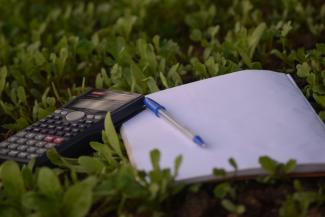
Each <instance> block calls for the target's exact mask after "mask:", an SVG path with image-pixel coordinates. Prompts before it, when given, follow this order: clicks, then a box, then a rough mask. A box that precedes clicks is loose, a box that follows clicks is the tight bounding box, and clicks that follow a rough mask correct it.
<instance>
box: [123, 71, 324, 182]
mask: <svg viewBox="0 0 325 217" xmlns="http://www.w3.org/2000/svg"><path fill="white" fill-rule="evenodd" d="M148 97H150V98H152V99H153V100H156V101H157V102H159V103H160V104H162V105H163V106H164V107H166V109H167V110H168V111H169V112H170V113H171V114H172V115H173V116H174V117H175V119H177V120H178V121H179V122H180V123H183V124H184V125H185V126H187V127H188V128H189V129H191V130H192V131H194V132H196V133H197V134H198V135H200V136H201V137H202V138H203V139H204V141H205V143H206V144H207V146H208V147H207V148H200V147H198V146H196V145H195V144H194V143H193V142H191V141H190V140H189V139H188V138H186V137H184V136H183V135H182V134H181V133H179V132H178V131H177V130H176V129H175V128H174V127H173V126H171V125H170V124H169V123H167V122H165V121H164V120H162V119H160V118H157V117H156V116H155V115H154V114H153V113H151V112H150V111H148V110H145V111H143V112H141V113H140V114H138V115H137V116H135V117H133V118H132V119H130V120H129V121H127V122H125V123H124V124H123V126H122V128H121V136H122V139H123V140H124V142H125V145H126V150H127V153H128V156H129V158H130V161H131V163H132V164H133V165H134V166H135V167H136V168H137V169H139V170H145V171H150V170H151V169H152V165H151V162H150V151H152V150H153V149H158V150H159V151H160V153H161V160H160V165H161V167H162V168H171V169H172V168H173V167H174V160H175V158H176V157H177V156H178V155H182V156H183V161H182V164H181V167H180V170H179V175H178V176H177V178H176V179H177V180H179V181H188V182H193V181H204V180H209V179H212V178H213V175H212V171H213V168H224V169H225V170H226V171H227V172H229V173H232V172H234V171H233V170H234V169H233V167H232V166H231V165H230V164H229V162H228V160H229V158H233V159H235V161H236V162H237V164H238V167H239V171H238V173H237V175H238V176H251V175H260V174H263V172H262V170H261V169H260V165H259V163H258V159H259V157H260V156H264V155H267V156H269V157H271V158H273V159H275V160H277V161H278V162H287V161H288V160H289V159H295V160H297V163H298V167H297V168H296V171H294V172H295V173H306V172H308V173H313V172H324V171H325V157H324V155H325V126H324V123H323V121H322V120H321V119H320V118H319V116H318V115H317V114H316V113H315V111H314V109H313V108H312V107H311V105H310V104H309V102H308V101H307V99H306V98H305V97H304V95H303V94H302V92H301V91H300V90H299V88H298V87H297V85H296V84H295V82H294V80H293V79H292V78H291V77H290V75H287V74H284V73H278V72H273V71H266V70H244V71H238V72H234V73H230V74H226V75H221V76H217V77H213V78H209V79H205V80H200V81H196V82H193V83H189V84H185V85H181V86H178V87H174V88H170V89H166V90H163V91H159V92H155V93H152V94H149V95H148Z"/></svg>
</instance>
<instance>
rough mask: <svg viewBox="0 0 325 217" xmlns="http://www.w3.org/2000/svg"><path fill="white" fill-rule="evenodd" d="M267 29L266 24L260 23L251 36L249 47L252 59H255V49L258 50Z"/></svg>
mask: <svg viewBox="0 0 325 217" xmlns="http://www.w3.org/2000/svg"><path fill="white" fill-rule="evenodd" d="M265 29H266V24H265V23H260V24H259V25H258V26H257V27H256V29H255V30H254V32H253V33H252V34H251V35H250V36H249V39H248V45H249V48H250V53H249V57H250V58H252V57H253V55H254V53H255V49H256V47H257V45H258V43H259V42H260V40H261V38H262V36H263V34H264V31H265Z"/></svg>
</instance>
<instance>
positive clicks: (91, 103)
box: [0, 89, 144, 165]
mask: <svg viewBox="0 0 325 217" xmlns="http://www.w3.org/2000/svg"><path fill="white" fill-rule="evenodd" d="M143 98H144V97H143V95H140V94H136V93H128V92H122V91H112V90H101V89H92V90H90V91H88V92H87V93H85V94H83V95H81V96H79V97H76V98H75V99H74V100H72V101H71V102H69V103H68V104H66V105H65V106H63V107H61V108H59V109H57V110H55V112H54V113H52V114H50V115H48V116H47V117H45V118H44V119H42V120H40V121H38V122H36V123H34V124H33V125H31V126H29V127H27V128H26V129H24V130H22V131H20V132H18V133H17V134H15V135H13V136H11V137H9V138H8V139H7V140H5V141H3V142H1V143H0V161H1V162H2V161H5V160H14V161H16V162H18V163H21V164H25V163H28V162H29V161H30V160H31V159H33V158H36V165H47V164H49V163H50V162H49V160H48V158H47V157H46V151H47V150H48V149H50V148H52V147H55V149H56V150H57V151H58V153H59V154H61V155H62V156H66V157H77V156H79V155H81V154H89V153H90V152H91V148H90V146H89V142H90V141H100V140H101V133H102V130H103V128H104V119H105V116H106V113H107V112H110V113H111V117H112V121H113V123H114V125H115V127H117V128H119V126H120V125H121V124H122V123H123V122H124V121H126V120H128V119H129V118H131V117H132V116H134V115H135V114H137V113H139V112H140V111H141V110H143V108H144V104H143Z"/></svg>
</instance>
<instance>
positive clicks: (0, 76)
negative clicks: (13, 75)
mask: <svg viewBox="0 0 325 217" xmlns="http://www.w3.org/2000/svg"><path fill="white" fill-rule="evenodd" d="M7 74H8V71H7V67H5V66H4V67H2V68H1V69H0V97H1V95H2V92H3V90H4V89H5V86H6V78H7Z"/></svg>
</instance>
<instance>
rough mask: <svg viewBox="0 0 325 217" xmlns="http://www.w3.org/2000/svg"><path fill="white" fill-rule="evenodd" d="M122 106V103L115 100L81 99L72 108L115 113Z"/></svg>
mask: <svg viewBox="0 0 325 217" xmlns="http://www.w3.org/2000/svg"><path fill="white" fill-rule="evenodd" d="M119 106H121V102H120V101H113V100H105V101H104V100H93V99H80V100H78V101H77V102H75V103H74V104H73V105H72V107H75V108H81V109H91V110H97V111H113V110H114V109H116V108H118V107H119Z"/></svg>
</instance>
